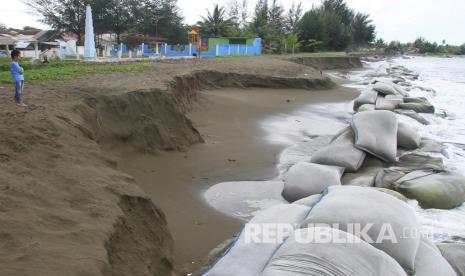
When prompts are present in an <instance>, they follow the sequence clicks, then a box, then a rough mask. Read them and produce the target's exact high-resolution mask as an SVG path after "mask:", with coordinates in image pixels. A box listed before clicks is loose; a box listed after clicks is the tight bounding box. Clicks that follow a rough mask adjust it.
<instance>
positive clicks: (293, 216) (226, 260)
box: [204, 204, 310, 276]
mask: <svg viewBox="0 0 465 276" xmlns="http://www.w3.org/2000/svg"><path fill="white" fill-rule="evenodd" d="M309 210H310V207H306V206H303V205H299V204H281V205H276V206H273V207H270V208H268V209H266V210H264V211H261V212H260V213H259V214H257V215H256V216H255V217H254V218H252V219H251V220H250V221H249V222H248V225H260V224H267V223H283V224H291V225H294V224H296V223H299V222H301V221H302V220H303V219H304V217H305V216H306V215H307V213H308V211H309ZM247 227H248V226H247V225H246V226H245V229H247ZM244 232H245V231H242V232H241V234H240V235H239V237H238V238H237V240H236V242H235V243H234V244H233V246H232V247H231V248H230V249H229V251H228V252H227V253H226V255H224V256H223V257H221V258H220V259H219V260H218V261H217V262H216V263H215V264H214V265H213V267H212V268H211V269H210V270H209V271H207V273H205V274H204V275H205V276H237V275H241V276H256V275H259V274H260V272H261V271H262V270H263V268H264V267H265V265H266V264H267V263H268V261H269V259H270V258H271V257H272V255H273V253H274V252H275V251H276V249H277V248H278V247H279V246H280V245H281V243H278V242H274V243H265V242H251V241H250V239H249V240H247V238H246V234H245V233H244ZM289 234H291V233H289Z"/></svg>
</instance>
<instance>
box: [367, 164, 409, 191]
mask: <svg viewBox="0 0 465 276" xmlns="http://www.w3.org/2000/svg"><path fill="white" fill-rule="evenodd" d="M405 174H406V173H405V172H403V171H400V170H397V169H395V168H387V169H381V170H379V171H378V174H377V175H376V178H375V187H378V188H385V189H394V183H395V182H396V181H397V180H399V179H401V178H402V177H403V176H404V175H405Z"/></svg>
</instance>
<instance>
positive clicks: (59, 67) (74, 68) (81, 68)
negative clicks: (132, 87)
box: [0, 59, 153, 83]
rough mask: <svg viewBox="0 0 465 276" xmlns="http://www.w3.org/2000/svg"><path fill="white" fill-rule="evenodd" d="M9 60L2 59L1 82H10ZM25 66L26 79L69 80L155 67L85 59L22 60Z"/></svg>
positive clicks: (0, 63) (147, 64) (0, 61)
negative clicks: (45, 61) (33, 61)
mask: <svg viewBox="0 0 465 276" xmlns="http://www.w3.org/2000/svg"><path fill="white" fill-rule="evenodd" d="M9 62H10V60H9V59H8V61H7V62H6V61H5V60H4V59H0V83H10V82H11V74H10V72H9ZM20 64H21V66H23V68H24V76H25V78H26V81H48V80H55V81H59V80H69V79H72V78H73V77H76V76H79V75H84V74H100V73H109V72H141V71H144V70H146V69H150V67H153V65H151V64H150V63H143V62H135V63H93V62H85V61H53V62H51V63H50V64H47V65H43V64H32V63H31V62H30V61H27V60H25V61H22V62H20Z"/></svg>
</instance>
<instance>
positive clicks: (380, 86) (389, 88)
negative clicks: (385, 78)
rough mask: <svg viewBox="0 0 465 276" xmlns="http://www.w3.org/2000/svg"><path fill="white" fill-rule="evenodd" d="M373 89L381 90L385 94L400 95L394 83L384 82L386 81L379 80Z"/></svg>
mask: <svg viewBox="0 0 465 276" xmlns="http://www.w3.org/2000/svg"><path fill="white" fill-rule="evenodd" d="M373 90H375V91H376V92H379V93H381V94H383V95H398V94H399V93H398V92H397V91H396V90H395V89H394V87H393V85H390V84H387V83H384V82H377V83H375V85H373Z"/></svg>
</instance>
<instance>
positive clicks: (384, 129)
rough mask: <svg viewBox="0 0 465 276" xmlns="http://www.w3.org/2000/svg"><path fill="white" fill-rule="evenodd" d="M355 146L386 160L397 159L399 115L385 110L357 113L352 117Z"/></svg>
mask: <svg viewBox="0 0 465 276" xmlns="http://www.w3.org/2000/svg"><path fill="white" fill-rule="evenodd" d="M351 126H352V129H353V130H354V133H355V147H356V148H358V149H361V150H363V151H366V152H368V153H371V154H373V155H374V156H376V157H378V158H380V159H382V160H384V161H386V162H394V161H396V154H397V117H396V115H395V114H394V113H393V112H390V111H385V110H377V111H367V112H361V113H357V114H355V115H354V116H353V117H352V123H351Z"/></svg>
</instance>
